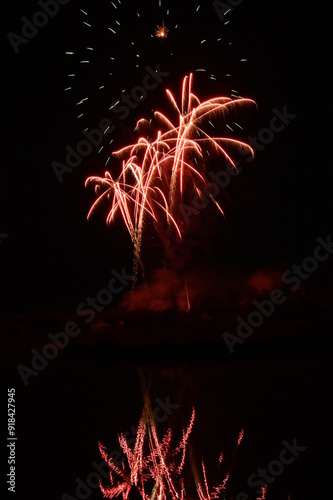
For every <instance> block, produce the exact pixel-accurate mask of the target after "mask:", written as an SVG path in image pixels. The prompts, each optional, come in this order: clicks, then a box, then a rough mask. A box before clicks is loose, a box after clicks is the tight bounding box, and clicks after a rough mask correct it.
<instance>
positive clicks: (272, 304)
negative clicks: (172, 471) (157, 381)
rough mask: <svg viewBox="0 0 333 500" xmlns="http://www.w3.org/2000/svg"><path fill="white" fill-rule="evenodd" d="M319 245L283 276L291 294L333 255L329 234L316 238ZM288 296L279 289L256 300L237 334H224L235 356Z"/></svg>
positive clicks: (237, 329) (240, 319) (239, 321)
mask: <svg viewBox="0 0 333 500" xmlns="http://www.w3.org/2000/svg"><path fill="white" fill-rule="evenodd" d="M316 241H317V243H318V245H317V246H316V247H315V249H314V251H313V256H309V257H305V258H304V259H303V261H302V263H301V264H300V265H295V264H294V265H293V266H291V268H290V269H288V270H287V271H285V272H284V273H283V274H282V276H281V281H282V283H284V284H285V285H288V287H289V291H290V292H295V291H296V290H298V288H299V287H300V286H301V283H302V281H305V280H307V279H308V278H309V277H310V276H311V275H312V274H313V273H314V272H315V271H317V269H318V267H319V263H320V262H324V261H326V260H327V259H328V258H329V257H330V256H331V255H332V254H333V241H332V236H331V235H330V234H329V235H328V236H327V238H326V240H324V239H322V238H321V237H318V238H316ZM286 300H287V295H286V294H285V293H284V292H283V291H282V290H281V289H279V288H276V289H274V290H272V291H271V292H270V294H269V298H267V299H264V300H262V301H261V302H260V301H259V300H255V301H254V302H253V306H254V307H255V309H254V310H253V311H251V312H250V314H249V315H248V317H247V318H246V319H244V318H242V317H241V316H238V317H237V318H236V320H237V323H238V325H237V328H236V334H233V333H229V332H224V333H223V335H222V337H223V339H224V341H225V343H226V345H227V347H228V349H229V352H230V353H231V354H233V353H234V352H235V346H236V345H238V344H243V343H244V342H245V340H246V339H248V338H249V337H251V335H252V334H253V332H254V330H255V329H256V328H260V327H261V326H262V325H263V323H264V321H265V319H267V318H269V317H271V316H272V314H273V313H274V311H275V308H276V306H279V305H282V304H284V302H285V301H286Z"/></svg>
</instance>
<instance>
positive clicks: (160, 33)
mask: <svg viewBox="0 0 333 500" xmlns="http://www.w3.org/2000/svg"><path fill="white" fill-rule="evenodd" d="M168 33H169V30H168V28H166V27H165V26H164V21H163V22H162V26H161V27H160V26H157V29H156V30H155V35H156V37H157V38H167V37H168Z"/></svg>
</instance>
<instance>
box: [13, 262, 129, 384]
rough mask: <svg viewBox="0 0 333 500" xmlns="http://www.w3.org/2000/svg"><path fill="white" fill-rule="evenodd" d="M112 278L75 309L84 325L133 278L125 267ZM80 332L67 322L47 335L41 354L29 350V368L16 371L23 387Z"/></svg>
mask: <svg viewBox="0 0 333 500" xmlns="http://www.w3.org/2000/svg"><path fill="white" fill-rule="evenodd" d="M111 274H112V278H111V279H110V280H109V282H108V284H107V287H106V288H102V289H101V290H99V291H98V293H97V295H96V297H90V296H89V297H86V299H85V300H84V301H82V302H80V304H78V306H77V308H76V314H77V316H78V317H79V318H84V324H90V323H91V322H92V321H94V319H95V317H96V313H100V312H102V311H103V310H104V309H105V307H106V306H108V305H109V304H111V302H112V300H113V297H114V296H115V295H119V294H120V293H122V292H123V291H124V290H125V289H126V288H127V287H128V285H129V283H131V282H132V279H133V276H132V275H131V274H127V271H126V269H125V267H123V269H122V271H121V273H118V271H116V270H115V269H113V270H112V271H111ZM81 332H82V328H81V326H80V325H79V323H78V322H77V321H68V322H67V323H66V325H65V326H64V328H63V331H61V332H58V333H48V334H47V337H48V339H49V340H51V343H47V344H44V346H43V347H42V350H41V352H39V351H37V349H31V351H30V352H31V354H32V359H31V363H30V366H26V365H23V364H19V365H18V366H17V370H18V372H19V374H20V376H21V378H22V381H23V383H24V385H25V386H27V385H28V384H29V378H30V377H32V376H34V377H37V376H38V375H39V374H40V373H41V372H42V371H43V370H44V369H45V368H46V367H47V366H48V364H49V361H50V360H53V359H55V358H56V357H57V356H58V354H59V350H61V351H62V350H64V349H65V348H66V347H67V346H68V344H69V341H70V339H71V338H74V337H77V336H78V335H80V333H81Z"/></svg>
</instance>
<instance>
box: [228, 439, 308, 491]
mask: <svg viewBox="0 0 333 500" xmlns="http://www.w3.org/2000/svg"><path fill="white" fill-rule="evenodd" d="M282 444H283V448H282V450H281V451H280V454H279V458H278V459H275V460H271V461H270V462H269V464H268V465H267V467H266V468H261V467H259V468H258V469H257V470H256V472H254V473H253V474H251V475H250V476H249V477H248V478H247V484H248V485H249V486H250V487H251V488H258V486H259V489H257V490H256V493H257V494H258V495H260V493H262V491H263V490H264V491H266V488H267V486H268V485H269V484H272V483H273V482H274V481H275V480H276V478H277V477H278V476H281V474H283V472H284V469H285V466H288V465H291V464H293V463H294V462H295V460H296V458H298V457H299V456H300V454H301V453H302V452H303V451H305V450H306V449H307V447H306V446H300V445H298V444H297V440H296V438H294V439H293V441H292V443H288V441H286V440H284V441H282ZM235 500H250V497H249V495H248V494H247V493H244V492H242V493H238V495H237V496H236V497H235Z"/></svg>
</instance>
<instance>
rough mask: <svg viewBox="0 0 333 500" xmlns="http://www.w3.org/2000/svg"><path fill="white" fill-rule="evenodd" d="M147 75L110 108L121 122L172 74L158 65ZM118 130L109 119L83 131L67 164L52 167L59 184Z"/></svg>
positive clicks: (147, 71) (149, 70) (67, 148)
mask: <svg viewBox="0 0 333 500" xmlns="http://www.w3.org/2000/svg"><path fill="white" fill-rule="evenodd" d="M145 70H146V74H145V76H144V77H143V79H142V82H141V85H136V86H135V87H133V88H132V90H131V92H130V93H122V94H121V96H120V97H119V99H116V100H115V101H113V103H112V104H111V106H110V108H109V109H110V111H111V112H112V113H114V114H115V115H117V116H118V118H119V119H120V120H122V121H123V120H125V119H126V118H127V117H128V115H129V114H130V111H131V110H132V109H136V108H137V107H138V106H139V104H140V103H141V102H143V101H144V100H145V99H146V98H147V95H148V92H149V91H151V90H155V89H156V88H157V86H158V84H159V83H162V82H163V79H164V78H166V77H168V76H169V75H170V73H168V72H167V71H161V68H160V65H159V64H157V65H156V68H155V70H154V69H152V68H151V67H150V66H146V67H145ZM115 129H116V126H115V125H114V123H113V122H112V120H111V119H110V118H108V117H106V118H103V119H102V120H101V121H100V122H99V125H98V128H95V129H92V130H90V131H89V130H88V129H86V130H83V131H82V134H83V136H84V139H83V140H81V141H79V142H78V143H77V145H76V146H75V147H74V148H73V147H72V146H70V145H67V146H66V148H65V150H66V152H67V155H66V157H65V163H60V162H58V161H53V162H52V163H51V167H52V168H53V170H54V173H55V175H56V176H57V179H58V181H59V182H62V181H63V178H64V175H65V174H68V173H71V172H73V170H74V169H75V168H76V167H78V166H79V165H81V163H82V161H83V158H85V157H87V156H89V155H90V154H91V153H92V151H93V149H94V148H96V147H98V146H100V145H101V144H102V142H103V136H104V135H105V134H111V133H112V132H114V130H115Z"/></svg>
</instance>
